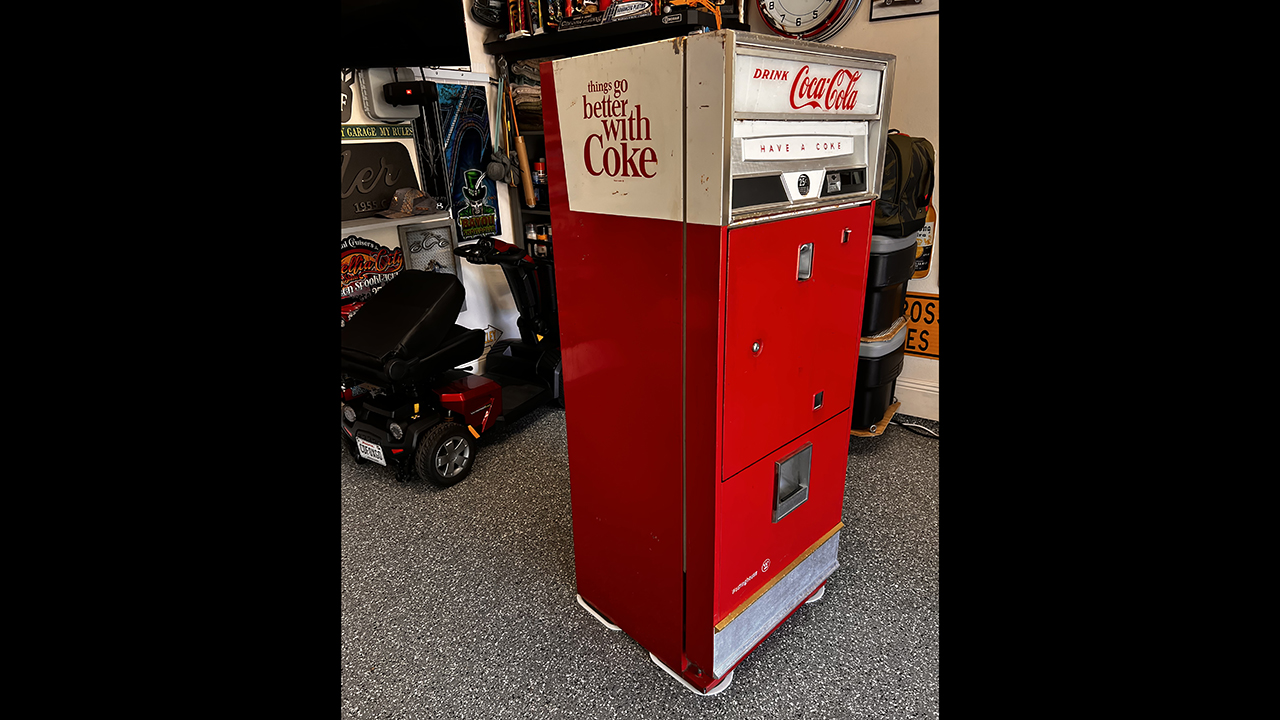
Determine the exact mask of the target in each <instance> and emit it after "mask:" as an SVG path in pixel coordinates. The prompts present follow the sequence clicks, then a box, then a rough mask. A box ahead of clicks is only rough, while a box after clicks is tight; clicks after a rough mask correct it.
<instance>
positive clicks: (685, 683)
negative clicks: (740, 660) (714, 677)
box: [649, 653, 733, 697]
mask: <svg viewBox="0 0 1280 720" xmlns="http://www.w3.org/2000/svg"><path fill="white" fill-rule="evenodd" d="M649 659H650V660H652V661H653V664H654V665H657V666H658V667H660V668H662V669H663V670H664V671H665V672H666V673H667V674H668V675H670V676H671V677H673V678H675V679H676V682H678V683H680V684H681V685H683V686H684V687H685V689H686V690H688V691H689V692H691V693H693V694H694V695H698V696H701V697H711V696H712V695H719V694H720V693H722V692H724V691H725V690H726V689H727V688H728V687H729V683H731V682H733V671H732V670H730V671H729V674H728V675H725V676H724V680H721V681H720V684H719V685H716V686H715V687H713V688H711V689H710V690H708V691H707V692H702V691H701V690H699V689H698V688H696V687H694V686H692V685H690V684H689V681H688V680H685V679H684V678H682V677H680V676H679V675H677V674H676V671H675V670H672V669H671V668H669V667H667V666H666V665H664V664H662V661H661V660H659V659H658V658H657V657H656V656H655V655H654V654H653V653H649Z"/></svg>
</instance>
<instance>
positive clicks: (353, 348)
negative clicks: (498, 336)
mask: <svg viewBox="0 0 1280 720" xmlns="http://www.w3.org/2000/svg"><path fill="white" fill-rule="evenodd" d="M465 298H466V291H465V290H464V289H463V287H462V281H461V280H459V279H458V278H457V277H456V276H454V275H449V274H446V273H433V272H425V271H423V270H402V271H401V272H400V274H399V275H397V276H396V277H395V278H393V279H392V280H391V281H390V282H388V283H387V284H386V285H384V286H383V287H382V289H381V290H379V291H378V292H377V293H375V294H374V295H373V297H371V298H369V300H368V302H366V303H365V304H364V305H363V306H361V308H360V310H359V312H357V313H356V314H355V315H354V316H353V317H351V318H350V319H349V320H348V321H347V324H346V326H345V327H343V328H342V369H343V371H344V372H347V373H349V374H352V375H355V376H357V377H361V378H362V379H367V380H370V381H382V382H387V381H399V380H403V379H406V378H408V377H410V376H416V375H419V374H421V373H423V372H431V371H435V370H436V369H447V368H448V367H452V366H453V365H457V364H459V363H463V362H466V361H467V360H470V359H472V358H475V357H479V355H480V353H481V352H483V350H484V331H482V330H468V329H467V328H463V327H461V326H459V325H456V324H454V323H455V321H456V320H457V319H458V313H459V311H460V310H461V309H462V302H463V300H464V299H465ZM477 337H478V338H479V345H478V349H477V344H476V343H477V341H476V338H477ZM473 350H474V353H473V354H470V355H467V353H472V351H473ZM463 355H467V357H461V356H463ZM457 358H460V359H457ZM455 359H456V360H455ZM450 361H452V364H450V365H443V364H444V363H447V362H450Z"/></svg>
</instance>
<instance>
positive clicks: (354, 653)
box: [341, 408, 939, 720]
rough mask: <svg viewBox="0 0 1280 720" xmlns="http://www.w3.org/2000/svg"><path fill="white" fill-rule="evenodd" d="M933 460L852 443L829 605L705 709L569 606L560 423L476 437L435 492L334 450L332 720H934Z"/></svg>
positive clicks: (798, 623) (546, 417) (800, 615)
mask: <svg viewBox="0 0 1280 720" xmlns="http://www.w3.org/2000/svg"><path fill="white" fill-rule="evenodd" d="M898 419H899V420H902V421H905V422H914V423H919V424H921V425H926V426H928V427H929V428H931V429H933V430H934V431H938V430H939V426H938V423H936V422H932V421H928V420H920V419H918V418H906V417H899V418H898ZM938 444H939V440H937V439H934V438H928V437H921V436H919V435H916V434H913V433H911V432H909V431H908V430H906V429H904V428H903V427H900V426H890V427H889V428H888V429H887V430H886V431H885V433H884V434H883V435H882V436H880V437H877V438H857V437H852V438H850V441H849V474H848V481H847V490H846V494H845V503H844V523H845V528H844V530H843V531H842V532H841V535H840V555H839V559H840V568H839V569H838V570H837V571H836V573H835V574H834V575H832V577H831V579H830V580H829V581H828V583H827V591H826V596H825V597H824V598H823V599H822V600H821V601H819V602H817V603H813V604H810V605H806V606H804V607H802V608H801V609H800V610H798V611H797V612H796V613H795V614H794V615H793V616H791V617H790V618H789V619H788V620H786V621H785V622H784V623H783V625H782V626H781V627H780V628H779V629H778V630H777V631H776V632H775V633H774V634H773V635H772V636H770V637H769V638H768V639H766V640H765V641H764V643H762V644H761V645H760V646H759V647H758V648H756V649H755V650H754V651H753V652H752V653H750V654H749V655H748V656H747V658H746V659H745V660H744V661H743V662H742V663H741V664H740V665H739V666H738V668H737V670H736V671H735V674H734V677H733V682H732V684H731V685H730V687H729V688H728V689H727V690H725V691H724V692H723V693H721V694H719V695H716V696H712V697H698V696H695V695H693V694H691V693H690V692H689V691H688V690H685V689H684V688H683V687H681V686H680V685H678V684H677V683H676V682H675V681H674V680H672V679H671V678H670V677H669V676H668V675H666V674H665V673H663V672H662V670H660V669H659V668H658V667H656V666H655V665H654V664H653V663H652V662H651V661H650V660H649V656H648V653H647V652H645V651H644V650H643V648H641V646H640V645H639V644H637V643H636V642H635V641H633V640H631V639H630V638H629V637H627V636H626V635H625V634H622V633H618V632H611V631H609V630H607V629H606V628H605V627H604V626H602V625H601V624H600V623H598V622H597V621H596V620H595V619H594V618H592V617H591V616H590V615H588V614H587V613H586V612H585V611H584V610H583V609H582V608H581V607H579V606H578V605H577V603H576V602H575V600H574V595H575V590H574V569H573V537H572V523H571V514H570V507H569V464H568V460H567V457H566V449H565V447H566V446H565V415H564V411H562V410H558V409H554V408H545V409H543V410H539V411H536V412H535V413H533V414H532V415H530V416H528V417H526V418H524V419H522V420H521V421H519V422H517V423H515V424H513V425H512V426H511V427H510V428H508V430H506V431H504V432H502V433H501V434H499V435H496V436H495V437H494V438H492V439H488V441H487V444H486V445H484V446H482V449H481V452H480V453H479V455H478V462H477V464H476V465H475V468H474V470H473V472H472V474H471V476H470V477H469V478H468V479H466V480H465V481H463V482H462V483H460V484H458V485H456V486H454V487H452V488H448V489H438V488H436V487H434V486H431V485H427V484H401V483H398V482H396V480H395V477H394V473H393V472H392V471H391V470H389V469H386V468H382V467H380V466H377V465H371V464H365V465H356V464H355V462H354V461H353V460H352V459H351V458H350V457H348V456H347V455H346V453H345V452H344V453H343V454H342V541H341V548H342V717H343V718H344V719H345V718H477V719H486V718H637V719H640V718H643V719H646V720H647V719H650V718H654V719H666V718H735V719H737V718H751V719H756V718H860V719H861V718H874V719H877V720H884V719H888V718H936V717H937V716H938Z"/></svg>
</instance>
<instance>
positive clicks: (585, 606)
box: [575, 583, 827, 697]
mask: <svg viewBox="0 0 1280 720" xmlns="http://www.w3.org/2000/svg"><path fill="white" fill-rule="evenodd" d="M826 594H827V585H826V583H823V584H822V587H820V588H818V591H817V592H815V593H814V594H813V595H812V596H810V597H809V599H808V600H805V601H804V603H805V604H806V605H808V604H809V603H814V602H818V601H819V600H821V599H822V596H823V595H826ZM575 597H577V599H578V604H579V605H581V606H582V609H584V610H586V611H587V612H589V613H591V617H593V618H595V619H596V620H599V621H600V624H601V625H603V626H605V627H607V628H609V629H610V630H613V631H615V632H619V631H621V630H622V628H620V627H618V626H617V625H614V624H613V623H611V622H609V621H608V620H605V619H604V616H603V615H601V614H600V613H598V612H596V610H595V608H593V607H591V606H590V605H588V604H587V601H586V600H583V599H582V596H581V595H576V596H575ZM649 659H650V660H652V661H653V664H654V665H657V666H658V667H660V668H662V670H663V671H664V672H666V673H667V674H668V675H670V676H671V677H673V678H675V680H676V682H678V683H680V684H681V685H682V686H684V688H685V689H686V690H688V691H689V692H691V693H693V694H694V695H699V696H701V697H711V696H712V695H719V694H720V693H722V692H724V691H725V690H726V689H728V687H729V683H731V682H733V671H732V670H730V671H729V674H728V675H726V676H725V678H724V680H722V681H720V684H719V685H716V686H715V687H714V688H712V689H711V690H710V691H708V692H702V691H701V690H699V689H698V688H696V687H694V686H693V685H691V684H689V681H688V680H685V679H684V678H682V677H680V676H679V675H677V674H676V672H675V671H674V670H672V669H671V668H669V667H667V666H666V665H664V664H663V662H662V661H661V660H659V659H658V658H657V656H655V655H654V654H653V653H649Z"/></svg>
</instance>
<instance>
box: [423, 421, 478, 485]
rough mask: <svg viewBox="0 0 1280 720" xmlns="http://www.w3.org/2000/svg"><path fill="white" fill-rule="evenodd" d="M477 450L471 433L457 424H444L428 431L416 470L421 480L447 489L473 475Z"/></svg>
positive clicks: (424, 437)
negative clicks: (473, 462)
mask: <svg viewBox="0 0 1280 720" xmlns="http://www.w3.org/2000/svg"><path fill="white" fill-rule="evenodd" d="M475 455H476V446H475V443H474V442H473V441H472V438H471V433H469V432H467V429H466V428H464V427H462V426H461V425H459V424H458V423H455V422H442V423H440V424H439V425H436V426H435V427H433V428H431V429H430V430H428V431H427V434H426V435H424V436H423V437H422V440H421V441H420V442H419V443H418V452H417V454H416V455H415V457H414V466H415V467H416V469H417V471H418V477H419V478H421V479H423V480H427V481H428V482H431V483H433V484H435V485H440V486H442V487H448V486H450V485H456V484H457V483H459V482H462V480H463V479H465V478H466V477H467V475H470V474H471V464H472V460H474V459H475Z"/></svg>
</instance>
